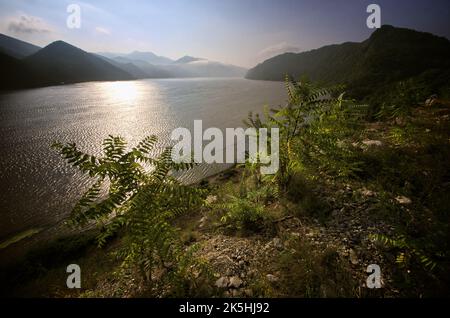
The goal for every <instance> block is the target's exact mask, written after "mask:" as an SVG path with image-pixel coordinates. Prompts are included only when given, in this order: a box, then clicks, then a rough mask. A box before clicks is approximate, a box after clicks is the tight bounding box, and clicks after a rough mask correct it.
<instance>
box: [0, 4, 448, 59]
mask: <svg viewBox="0 0 450 318" xmlns="http://www.w3.org/2000/svg"><path fill="white" fill-rule="evenodd" d="M72 3H75V4H79V5H80V7H81V10H82V11H81V18H82V20H81V23H82V25H81V29H69V28H67V26H66V19H67V16H68V13H67V12H66V8H67V6H68V5H69V4H72ZM370 3H377V4H379V5H380V6H381V10H382V11H381V13H382V23H383V24H392V25H395V26H402V27H409V28H414V29H417V30H421V31H428V32H432V33H435V34H438V35H442V36H446V37H447V38H450V1H448V0H428V1H426V0H391V1H387V0H383V1H381V0H378V1H377V0H370V1H366V0H328V1H327V0H308V1H306V0H304V1H302V0H147V1H144V0H141V1H139V0H128V1H126V0H124V1H119V0H97V1H88V0H84V1H74V0H15V1H6V0H0V21H1V22H0V32H1V33H5V34H8V35H11V36H14V37H18V38H20V39H23V40H26V41H29V42H32V43H35V44H38V45H41V46H44V45H47V44H49V43H50V42H52V41H54V40H60V39H61V40H64V41H67V42H69V43H71V44H74V45H76V46H79V47H80V48H82V49H84V50H87V51H91V52H100V51H110V52H130V51H133V50H140V51H152V52H154V53H156V54H159V55H165V56H168V57H171V58H179V57H181V56H183V55H186V54H188V55H193V56H198V57H205V58H209V59H211V60H217V61H222V62H225V63H231V64H236V65H241V66H246V67H251V66H254V65H255V64H257V63H258V62H260V61H262V60H264V59H265V58H268V57H270V56H272V55H275V54H278V53H282V52H284V51H304V50H310V49H313V48H318V47H320V46H323V45H326V44H333V43H341V42H345V41H361V40H364V39H365V38H367V37H368V36H369V35H370V33H371V32H372V31H373V30H370V29H368V28H367V27H366V23H365V21H366V19H367V16H368V13H366V7H367V5H368V4H370Z"/></svg>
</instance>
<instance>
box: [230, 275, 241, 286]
mask: <svg viewBox="0 0 450 318" xmlns="http://www.w3.org/2000/svg"><path fill="white" fill-rule="evenodd" d="M241 285H242V279H240V278H239V277H237V276H233V277H231V278H230V283H229V285H228V286H229V287H231V288H239V287H241Z"/></svg>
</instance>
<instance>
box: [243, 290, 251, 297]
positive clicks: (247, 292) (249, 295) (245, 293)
mask: <svg viewBox="0 0 450 318" xmlns="http://www.w3.org/2000/svg"><path fill="white" fill-rule="evenodd" d="M244 295H245V296H247V297H253V290H251V289H249V288H248V289H246V290H244Z"/></svg>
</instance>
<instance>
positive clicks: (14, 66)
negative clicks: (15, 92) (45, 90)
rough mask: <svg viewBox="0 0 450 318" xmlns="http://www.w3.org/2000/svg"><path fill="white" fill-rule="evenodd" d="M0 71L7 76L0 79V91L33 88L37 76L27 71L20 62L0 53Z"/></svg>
mask: <svg viewBox="0 0 450 318" xmlns="http://www.w3.org/2000/svg"><path fill="white" fill-rule="evenodd" d="M0 69H1V70H2V72H3V73H4V74H8V75H7V76H1V77H0V89H15V88H25V87H30V86H33V84H34V83H35V82H36V80H37V74H35V73H34V72H33V71H32V70H30V69H28V68H27V67H26V66H25V65H24V63H23V62H22V61H20V60H19V59H16V58H14V57H12V56H9V55H7V54H5V53H2V52H0Z"/></svg>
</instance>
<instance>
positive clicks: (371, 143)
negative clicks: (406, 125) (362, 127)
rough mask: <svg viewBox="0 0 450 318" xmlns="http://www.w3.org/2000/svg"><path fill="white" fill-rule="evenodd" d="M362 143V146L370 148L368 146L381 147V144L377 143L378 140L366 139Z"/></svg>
mask: <svg viewBox="0 0 450 318" xmlns="http://www.w3.org/2000/svg"><path fill="white" fill-rule="evenodd" d="M362 143H363V144H364V145H366V146H368V147H370V146H376V147H380V146H383V143H382V142H381V141H379V140H369V139H366V140H363V142H362Z"/></svg>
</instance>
